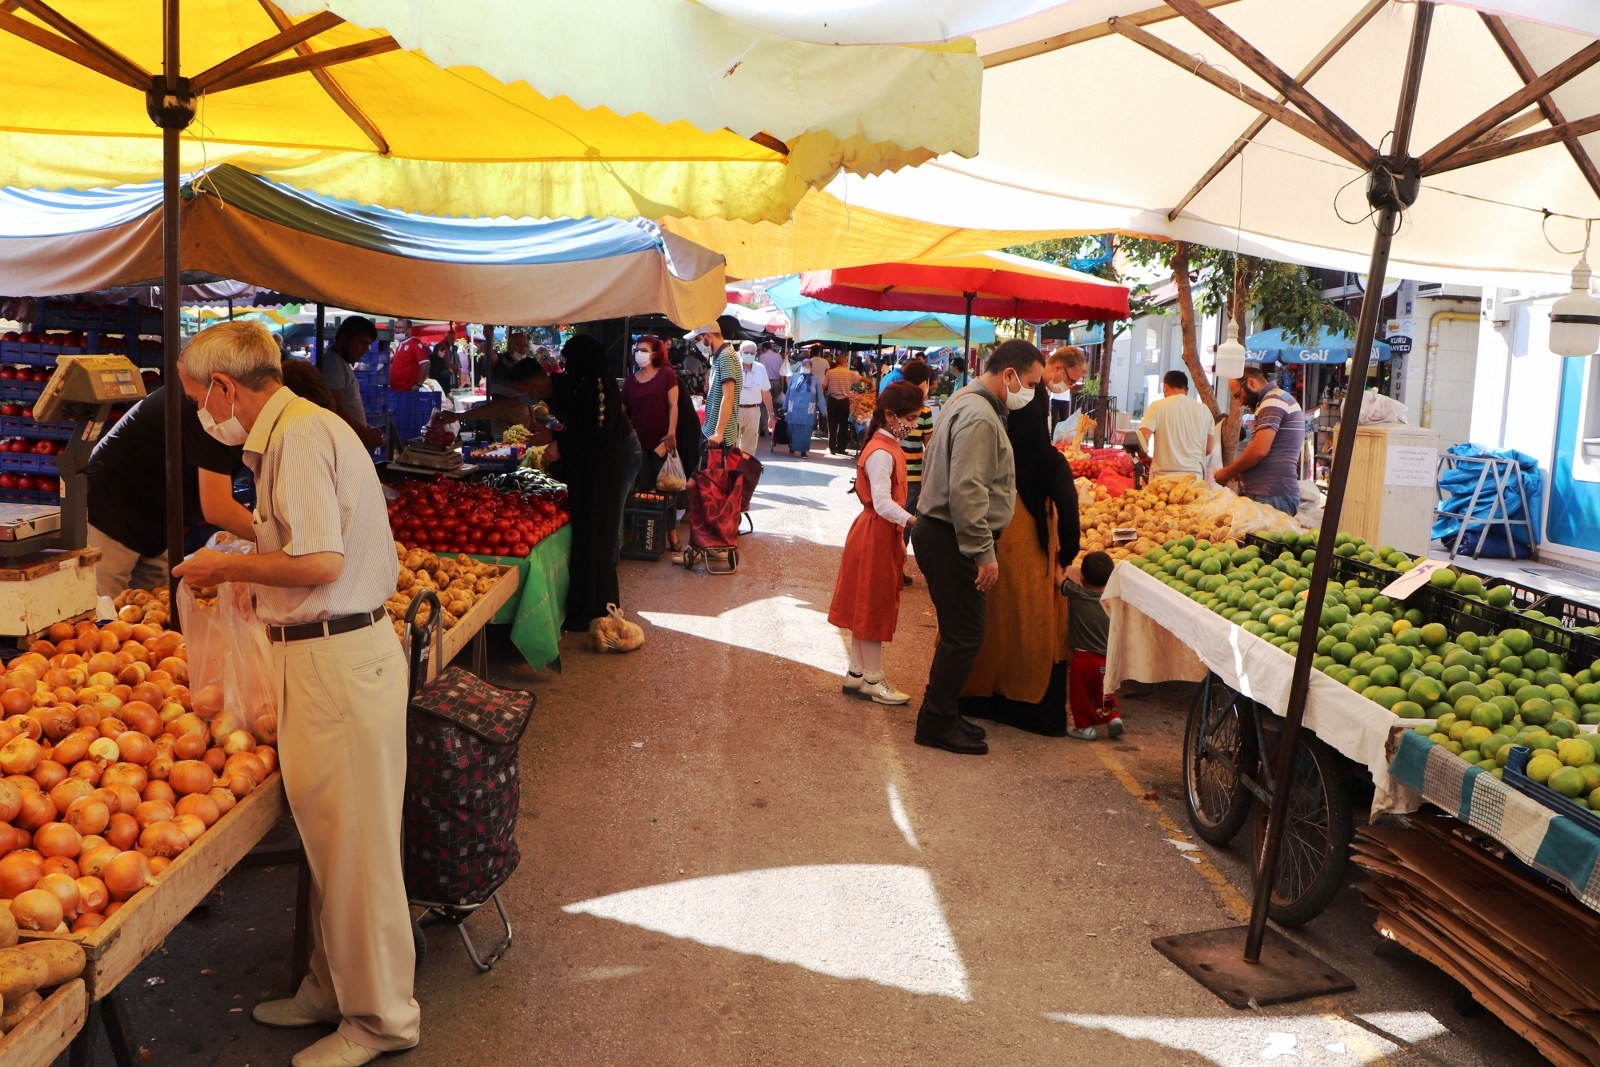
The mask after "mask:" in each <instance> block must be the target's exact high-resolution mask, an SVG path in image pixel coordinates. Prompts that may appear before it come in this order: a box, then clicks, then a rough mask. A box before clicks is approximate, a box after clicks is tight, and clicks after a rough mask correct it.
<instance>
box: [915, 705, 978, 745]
mask: <svg viewBox="0 0 1600 1067" xmlns="http://www.w3.org/2000/svg"><path fill="white" fill-rule="evenodd" d="M915 740H916V742H917V744H919V745H926V746H928V747H929V748H942V749H944V750H945V751H946V752H955V753H958V754H960V755H963V756H983V755H987V754H988V752H989V746H988V744H987V743H986V742H984V741H982V740H980V739H979V738H976V737H973V736H972V735H970V734H968V733H967V732H966V731H965V730H963V729H962V728H961V717H960V716H956V717H954V718H948V719H947V718H944V717H942V716H937V715H929V714H928V713H927V712H925V711H922V712H918V713H917V734H916V738H915Z"/></svg>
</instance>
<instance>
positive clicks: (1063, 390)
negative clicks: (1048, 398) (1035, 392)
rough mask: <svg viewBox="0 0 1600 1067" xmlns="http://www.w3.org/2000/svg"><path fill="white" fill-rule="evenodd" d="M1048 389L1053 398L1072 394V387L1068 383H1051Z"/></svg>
mask: <svg viewBox="0 0 1600 1067" xmlns="http://www.w3.org/2000/svg"><path fill="white" fill-rule="evenodd" d="M1046 388H1047V389H1049V390H1050V393H1051V395H1053V396H1065V395H1066V394H1067V393H1070V392H1072V386H1070V385H1068V384H1067V383H1066V382H1051V383H1050V384H1049V385H1048V386H1046Z"/></svg>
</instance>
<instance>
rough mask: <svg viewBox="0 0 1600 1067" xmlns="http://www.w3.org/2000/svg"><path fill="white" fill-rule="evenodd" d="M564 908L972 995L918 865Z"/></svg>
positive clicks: (827, 869)
mask: <svg viewBox="0 0 1600 1067" xmlns="http://www.w3.org/2000/svg"><path fill="white" fill-rule="evenodd" d="M563 910H564V911H566V912H568V913H571V914H580V915H593V916H596V917H597V918H602V919H611V920H614V921H616V922H620V923H627V924H629V925H632V926H638V927H642V928H643V929H646V930H653V931H655V932H656V933H661V934H667V935H668V936H671V937H681V938H684V939H686V940H689V941H694V942H697V943H699V944H702V945H709V946H711V947H713V948H725V949H730V950H732V951H734V952H742V953H746V954H748V955H752V956H760V957H761V958H763V959H768V960H772V961H773V962H775V963H791V964H794V965H795V966H798V967H804V968H805V969H807V970H809V971H815V972H816V973H818V974H825V975H829V976H830V977H834V978H857V979H864V980H866V981H869V982H876V983H878V984H879V985H885V986H893V987H894V988H896V989H903V990H905V991H907V992H909V993H919V994H924V995H929V996H940V997H951V998H953V999H955V1000H970V999H972V994H971V991H970V989H969V987H968V983H967V969H966V966H965V964H963V963H962V960H961V953H960V951H959V950H958V949H957V948H956V943H955V938H954V936H953V935H952V934H951V932H950V926H949V923H947V922H946V921H945V915H944V908H943V906H942V905H941V904H940V902H939V894H938V892H937V891H936V890H935V889H934V886H933V879H932V878H930V877H929V876H928V872H927V871H925V870H922V869H921V868H920V867H905V866H899V865H887V864H829V865H817V866H807V867H773V868H768V869H764V870H754V871H742V872H740V873H738V874H723V875H714V876H712V877H708V878H692V879H689V880H688V881H683V882H670V883H667V884H665V885H656V886H647V887H645V888H642V889H630V890H627V891H626V892H622V893H613V894H611V895H610V896H604V897H596V898H595V899H593V900H585V901H581V902H579V903H576V904H569V905H567V906H566V907H565V908H564V909H563Z"/></svg>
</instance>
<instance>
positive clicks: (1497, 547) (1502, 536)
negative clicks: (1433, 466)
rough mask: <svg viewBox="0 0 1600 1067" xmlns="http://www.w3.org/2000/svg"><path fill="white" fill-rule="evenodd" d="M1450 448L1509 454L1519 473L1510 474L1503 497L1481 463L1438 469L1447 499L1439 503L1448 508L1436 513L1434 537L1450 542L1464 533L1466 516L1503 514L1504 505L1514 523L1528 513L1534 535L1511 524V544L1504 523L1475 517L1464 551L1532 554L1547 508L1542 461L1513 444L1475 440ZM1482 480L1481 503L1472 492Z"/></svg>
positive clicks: (1512, 556)
mask: <svg viewBox="0 0 1600 1067" xmlns="http://www.w3.org/2000/svg"><path fill="white" fill-rule="evenodd" d="M1448 454H1449V455H1453V456H1465V457H1470V458H1478V457H1485V458H1490V459H1499V460H1510V461H1512V462H1513V463H1515V464H1516V474H1515V475H1514V476H1513V477H1512V478H1508V479H1506V481H1507V485H1506V489H1505V494H1504V497H1505V499H1504V501H1503V503H1502V500H1501V494H1500V493H1498V492H1497V491H1496V486H1495V481H1494V476H1493V475H1492V474H1490V475H1488V476H1487V477H1485V474H1484V472H1485V468H1484V465H1483V464H1480V463H1463V464H1460V465H1458V466H1456V467H1454V468H1451V469H1447V470H1445V471H1443V472H1442V473H1441V474H1440V475H1439V491H1440V493H1441V494H1443V496H1444V500H1443V502H1442V503H1441V504H1440V505H1439V508H1440V510H1441V511H1444V512H1447V513H1448V514H1444V515H1440V516H1439V517H1438V518H1436V519H1434V521H1433V537H1434V539H1435V540H1437V541H1443V542H1445V543H1446V544H1450V543H1452V542H1453V541H1454V540H1455V537H1456V535H1457V534H1459V533H1461V528H1462V525H1463V522H1462V519H1463V518H1464V517H1465V518H1470V519H1487V518H1489V517H1490V516H1491V515H1495V516H1498V515H1499V514H1501V512H1500V510H1499V509H1500V508H1501V507H1502V506H1503V507H1504V515H1505V516H1506V517H1507V518H1509V519H1511V520H1512V522H1513V523H1516V522H1518V521H1520V520H1522V519H1524V518H1526V519H1528V520H1529V522H1530V523H1531V539H1530V529H1529V527H1525V526H1517V525H1513V526H1512V527H1511V537H1512V544H1507V543H1506V529H1505V526H1504V525H1490V524H1487V523H1485V524H1479V523H1471V524H1469V525H1468V526H1467V532H1466V534H1465V536H1463V537H1462V538H1461V551H1462V552H1465V553H1467V554H1468V555H1474V556H1490V557H1493V558H1497V559H1527V558H1530V557H1531V556H1532V555H1533V548H1534V546H1535V545H1537V544H1538V543H1539V538H1540V530H1539V526H1540V516H1541V515H1542V514H1543V513H1544V508H1543V506H1542V504H1543V500H1544V476H1543V474H1541V473H1540V471H1539V461H1538V460H1536V459H1534V458H1533V457H1532V456H1530V455H1528V454H1527V453H1526V452H1518V451H1516V450H1515V449H1511V448H1485V447H1484V446H1482V445H1474V444H1462V445H1453V446H1451V447H1450V448H1449V449H1448ZM1480 480H1481V482H1482V486H1483V491H1482V492H1481V493H1479V495H1478V502H1477V505H1476V506H1474V505H1473V502H1472V496H1473V493H1474V492H1475V491H1476V490H1477V489H1478V487H1479V484H1480ZM1518 481H1520V482H1521V484H1522V493H1518V492H1517V491H1516V484H1517V482H1518ZM1523 495H1526V496H1527V500H1528V505H1527V506H1528V513H1527V514H1524V511H1523V504H1522V498H1523ZM1469 508H1470V509H1471V510H1470V512H1469V510H1468V509H1469ZM1480 542H1481V545H1480Z"/></svg>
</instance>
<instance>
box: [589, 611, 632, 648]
mask: <svg viewBox="0 0 1600 1067" xmlns="http://www.w3.org/2000/svg"><path fill="white" fill-rule="evenodd" d="M589 635H590V636H591V637H592V638H594V649H595V651H596V652H632V651H633V650H634V649H636V648H639V647H640V646H642V645H643V644H644V627H642V626H640V625H639V624H638V623H636V622H630V621H629V620H628V618H627V616H625V615H624V614H623V613H622V609H621V608H619V607H617V606H616V605H615V604H607V605H606V613H605V615H603V616H602V617H600V618H598V619H595V620H594V621H593V622H591V623H590V624H589Z"/></svg>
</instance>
